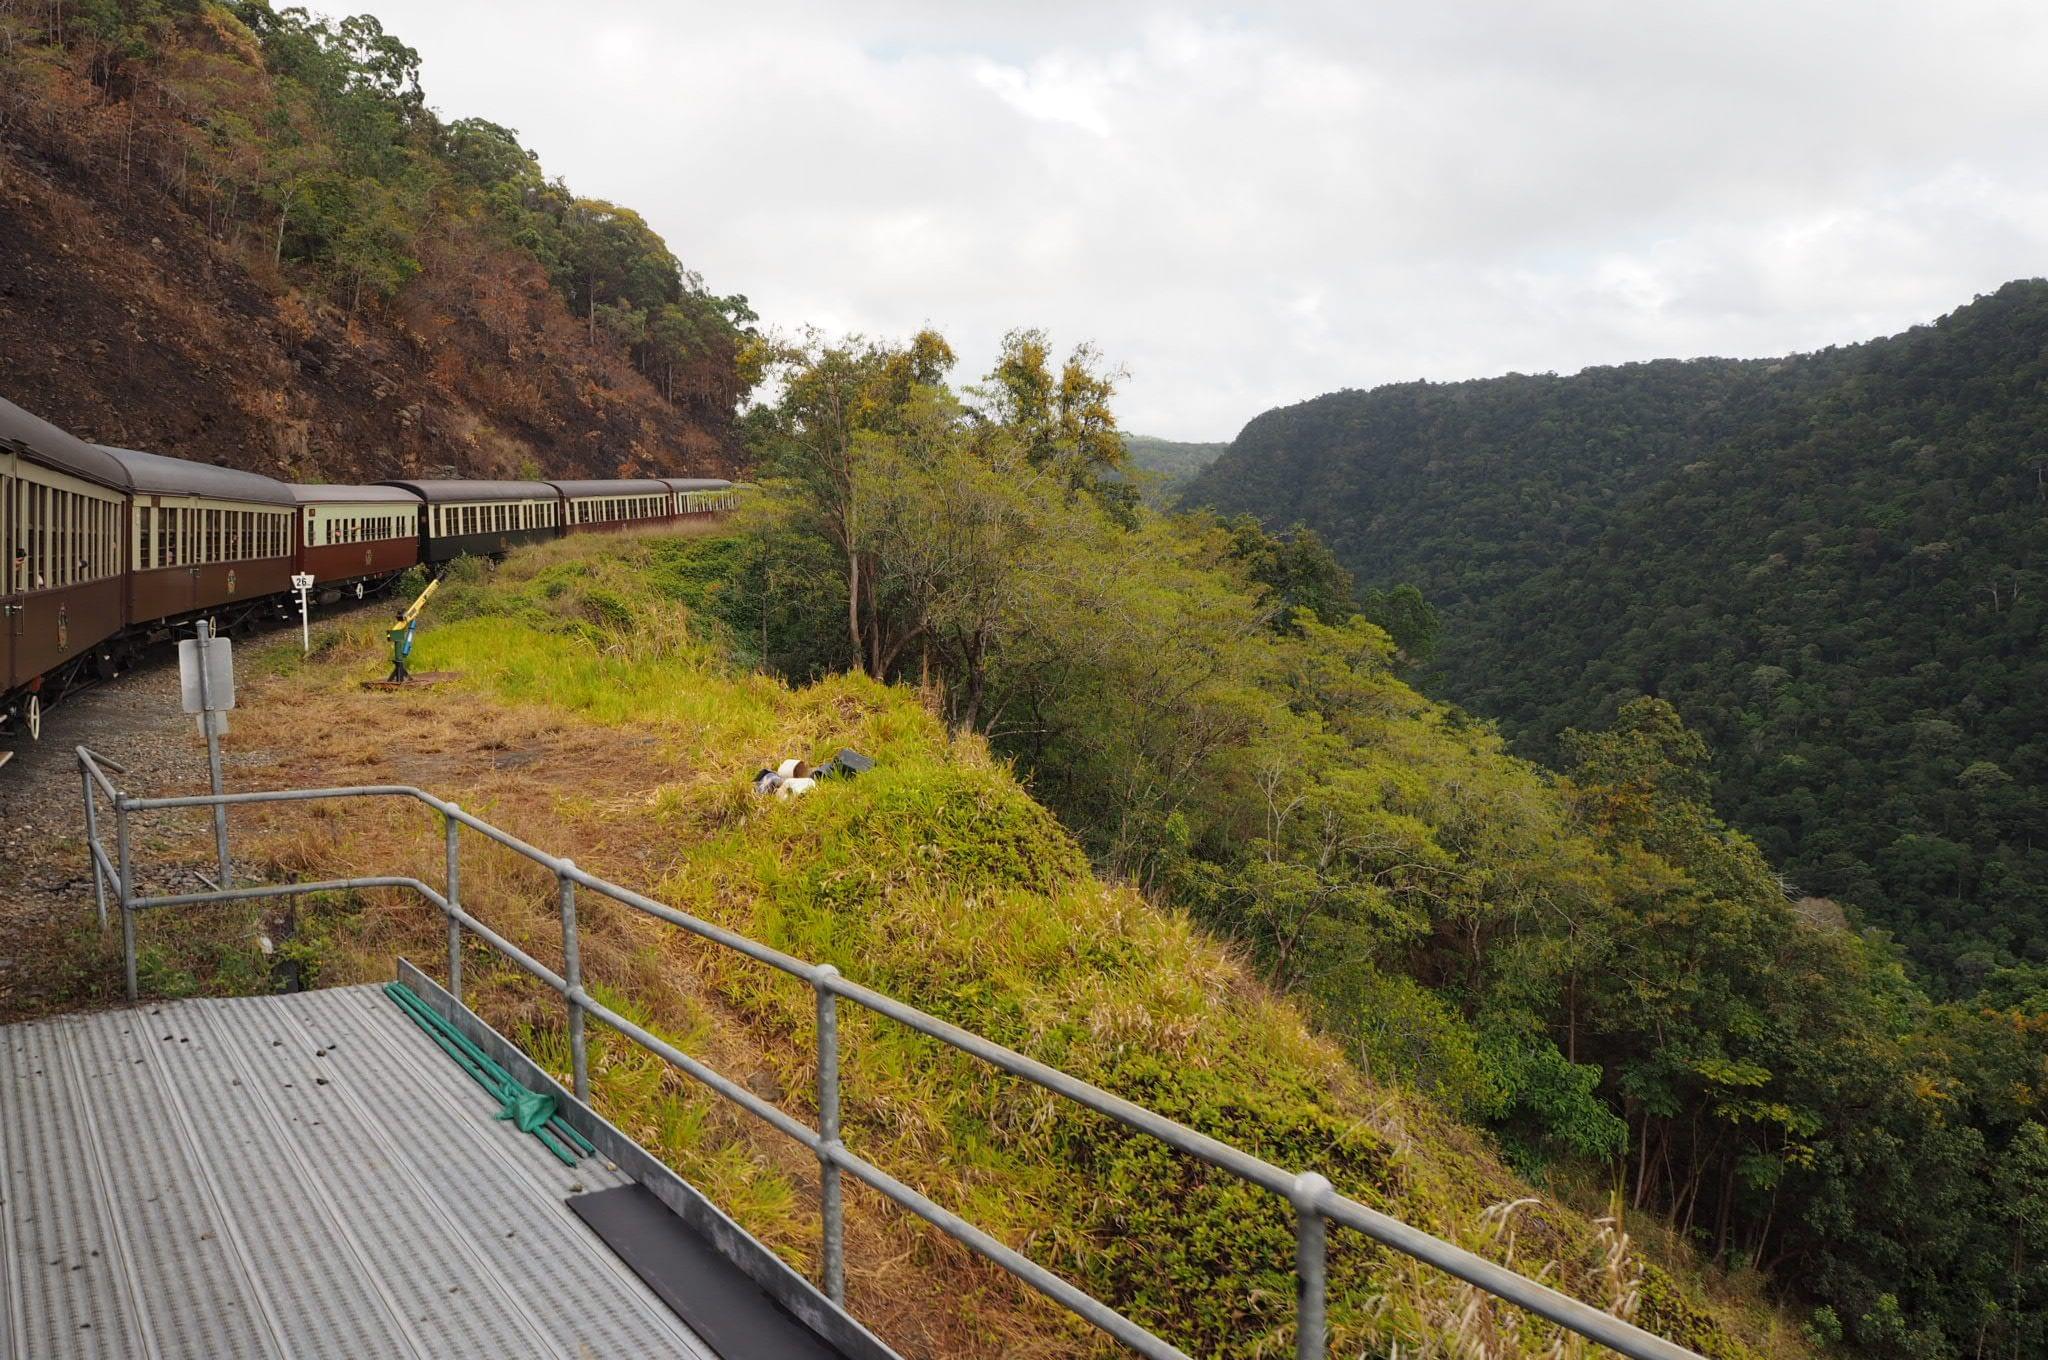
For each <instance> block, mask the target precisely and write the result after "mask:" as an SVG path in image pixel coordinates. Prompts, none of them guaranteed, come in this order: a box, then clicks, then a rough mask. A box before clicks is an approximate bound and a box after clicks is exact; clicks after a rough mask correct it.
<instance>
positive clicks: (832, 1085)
mask: <svg viewBox="0 0 2048 1360" xmlns="http://www.w3.org/2000/svg"><path fill="white" fill-rule="evenodd" d="M838 976H839V970H838V969H837V968H834V967H833V966H832V965H831V964H829V963H827V964H821V965H820V966H819V968H818V971H817V975H816V978H815V979H814V980H813V982H812V984H811V985H812V986H813V987H814V988H816V990H817V993H818V1139H819V1143H818V1209H819V1213H820V1216H821V1217H822V1219H823V1223H822V1232H823V1234H824V1239H825V1241H824V1257H825V1260H824V1277H825V1279H824V1284H825V1296H826V1297H827V1298H829V1299H831V1300H832V1302H834V1303H836V1304H838V1305H839V1306H840V1307H842V1308H843V1307H845V1306H846V1209H845V1204H844V1202H843V1200H842V1198H841V1191H840V1186H839V1164H838V1163H837V1162H834V1161H833V1160H832V1154H833V1153H834V1152H836V1151H837V1150H838V1149H839V1148H840V1147H842V1146H843V1144H842V1143H841V1142H840V1141H839V998H838V997H837V996H835V995H834V994H833V992H832V990H831V988H830V986H829V984H828V980H829V979H831V978H836V977H838Z"/></svg>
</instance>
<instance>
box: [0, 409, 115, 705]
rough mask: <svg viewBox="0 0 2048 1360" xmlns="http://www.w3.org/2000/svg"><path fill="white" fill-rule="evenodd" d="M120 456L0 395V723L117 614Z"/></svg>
mask: <svg viewBox="0 0 2048 1360" xmlns="http://www.w3.org/2000/svg"><path fill="white" fill-rule="evenodd" d="M125 483H126V474H125V472H124V471H123V469H122V467H121V464H120V463H119V462H118V461H117V460H116V459H114V458H113V457H111V456H110V455H108V454H107V453H106V452H105V451H104V450H102V449H99V448H97V447H95V446H93V445H91V444H88V443H86V442H85V441H84V440H81V439H78V438H76V437H74V436H72V435H69V434H66V433H65V432H64V431H62V430H60V429H58V428H57V427H56V426H55V425H52V424H50V423H49V422H48V421H45V420H41V419H38V418H37V417H35V416H32V415H30V414H29V413H28V412H26V411H24V410H22V409H21V408H20V407H19V406H16V405H14V404H12V403H11V402H8V401H5V400H0V555H4V556H0V573H4V576H0V728H5V727H9V726H11V725H13V724H14V723H15V722H17V721H19V720H20V719H22V718H27V719H29V720H30V722H29V725H30V726H34V720H35V718H36V716H37V715H38V713H39V711H40V708H41V702H42V700H41V697H40V693H39V692H40V691H42V690H43V689H44V688H45V687H46V686H48V687H50V688H52V689H61V688H62V687H63V685H64V683H65V681H66V679H67V678H68V677H69V676H71V675H74V674H76V673H77V672H78V671H79V670H81V669H83V668H85V667H86V666H89V665H91V666H97V667H98V668H100V669H102V670H106V671H111V669H112V666H113V664H114V656H113V654H112V652H110V651H108V650H105V649H104V648H103V646H102V644H104V643H106V642H107V641H108V640H109V639H111V638H113V637H114V636H115V635H116V634H118V633H119V632H120V631H121V629H122V627H123V625H124V623H125V619H124V617H123V605H124V601H123V596H122V577H123V572H124V568H125V565H126V564H125V563H124V562H123V560H122V554H121V528H122V524H123V520H124V512H125V499H126V498H125V496H124V494H123V489H124V486H125Z"/></svg>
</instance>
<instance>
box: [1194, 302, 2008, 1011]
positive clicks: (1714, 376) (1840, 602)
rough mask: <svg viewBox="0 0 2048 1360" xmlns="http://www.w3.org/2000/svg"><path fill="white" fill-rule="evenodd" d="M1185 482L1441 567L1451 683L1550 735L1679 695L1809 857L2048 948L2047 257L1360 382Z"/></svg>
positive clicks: (1230, 507)
mask: <svg viewBox="0 0 2048 1360" xmlns="http://www.w3.org/2000/svg"><path fill="white" fill-rule="evenodd" d="M1186 499H1188V500H1189V501H1191V502H1197V503H1203V504H1209V505H1214V506H1216V507H1218V508H1219V509H1223V510H1227V511H1239V510H1248V511H1251V512H1253V513H1256V514H1257V515H1259V516H1260V517H1261V518H1263V519H1265V520H1267V521H1268V522H1270V523H1273V524H1286V523H1292V522H1294V521H1296V520H1301V521H1304V522H1306V523H1307V524H1309V525H1310V526H1311V527H1313V528H1315V529H1316V530H1317V531H1319V532H1320V533H1322V534H1323V535H1324V536H1325V537H1326V538H1327V539H1328V540H1329V542H1330V543H1331V545H1332V547H1333V548H1334V549H1335V551H1336V552H1337V554H1338V556H1339V558H1340V559H1341V560H1342V561H1344V562H1345V564H1346V565H1347V566H1349V567H1350V568H1351V569H1352V570H1353V571H1355V572H1356V573H1357V574H1358V575H1359V577H1360V584H1361V586H1365V587H1382V586H1387V585H1391V584H1393V583H1396V582H1404V581H1405V582H1411V583H1413V584H1415V585H1417V586H1418V587H1419V588H1421V590H1422V591H1423V592H1424V593H1425V595H1427V596H1428V597H1429V598H1430V599H1431V600H1432V601H1433V602H1435V603H1436V604H1437V605H1438V607H1439V608H1440V609H1441V610H1442V611H1443V613H1444V615H1445V622H1444V636H1443V640H1442V644H1441V648H1440V651H1439V653H1438V656H1437V658H1436V660H1435V662H1434V664H1433V666H1432V667H1431V669H1430V670H1429V671H1428V672H1427V673H1426V674H1425V676H1424V680H1425V682H1426V684H1427V685H1428V687H1430V688H1431V689H1433V690H1434V691H1436V692H1438V693H1440V694H1442V695H1444V696H1446V697H1449V698H1452V699H1455V700H1456V701H1458V702H1460V703H1461V704H1463V705H1465V706H1467V707H1469V708H1471V709H1473V710H1475V711H1476V712H1478V713H1480V714H1483V715H1486V716H1489V717H1493V718H1497V719H1498V720H1499V721H1500V722H1501V723H1502V725H1503V726H1504V728H1505V729H1506V730H1507V731H1508V732H1509V733H1510V735H1512V736H1514V737H1515V738H1516V739H1517V740H1518V742H1519V743H1520V744H1521V746H1522V747H1523V748H1524V749H1525V750H1528V751H1530V752H1532V753H1534V754H1538V755H1550V754H1552V753H1553V750H1554V747H1553V742H1554V739H1555V738H1556V736H1557V734H1558V733H1559V732H1560V731H1561V730H1562V729H1564V728H1566V727H1569V726H1582V727H1584V726H1592V725H1597V724H1601V723H1604V722H1605V721H1607V720H1608V719H1609V718H1610V717H1611V716H1612V715H1613V713H1614V712H1615V711H1616V709H1617V707H1618V705H1619V704H1620V703H1621V702H1623V701H1624V700H1625V699H1626V698H1628V697H1629V696H1631V695H1633V694H1637V693H1652V694H1658V695H1661V696H1663V697H1665V698H1668V699H1670V700H1671V701H1673V702H1674V703H1675V704H1676V705H1677V706H1678V707H1679V709H1680V711H1681V712H1682V713H1683V714H1684V716H1685V718H1686V720H1687V722H1688V723H1690V724H1691V725H1693V726H1694V727H1696V728H1698V729H1700V730H1701V731H1703V732H1704V733H1706V734H1707V735H1708V737H1709V739H1710V741H1711V742H1712V744H1713V746H1714V748H1715V751H1716V753H1717V757H1718V769H1719V775H1720V780H1719V801H1720V803H1721V806H1722V809H1723V811H1724V812H1725V813H1726V814H1727V815H1728V816H1729V817H1730V818H1731V819H1732V820H1734V821H1735V822H1736V823H1737V824H1739V825H1741V826H1742V827H1744V828H1745V829H1746V830H1748V831H1749V832H1751V833H1752V834H1753V835H1754V836H1755V837H1756V838H1757V839H1758V840H1759V841H1760V842H1761V844H1762V845H1763V847H1764V848H1765V850H1766V851H1767V852H1768V853H1769V854H1770V856H1771V858H1772V859H1773V861H1774V862H1776V863H1778V864H1780V865H1781V866H1783V867H1784V868H1785V869H1786V871H1787V872H1788V874H1789V876H1790V877H1791V878H1792V879H1793V880H1794V881H1795V883H1796V886H1797V888H1798V889H1799V890H1801V891H1803V892H1806V893H1812V894H1818V895H1822V896H1826V897H1830V898H1835V899H1837V900H1840V901H1843V902H1845V903H1847V904H1849V905H1850V906H1851V907H1852V908H1854V909H1856V910H1857V911H1858V912H1859V913H1860V914H1861V916H1862V917H1863V918H1864V919H1866V920H1868V921H1871V922H1874V923H1877V924H1882V925H1884V926H1886V927H1888V928H1890V929H1891V930H1893V931H1894V932H1896V933H1897V935H1898V936H1899V937H1900V938H1901V939H1902V941H1903V942H1904V943H1905V944H1906V945H1907V946H1908V947H1909V949H1910V951H1911V953H1912V954H1913V956H1914V957H1915V958H1917V959H1918V960H1919V961H1920V962H1921V963H1922V964H1924V965H1926V966H1927V967H1928V968H1929V969H1930V970H1932V971H1933V972H1934V973H1935V974H1937V975H1939V976H1941V977H1943V978H1945V979H1946V980H1947V981H1948V983H1949V984H1950V985H1952V986H1955V987H1958V988H1964V989H1967V988H1970V987H1972V986H1974V985H1975V984H1976V983H1977V982H1979V981H1981V980H1982V979H1983V978H1984V977H1986V976H1987V975H1988V974H1989V973H1990V972H1991V971H1992V970H1994V969H1996V968H1999V967H2001V966H2005V965H2009V964H2014V963H2023V962H2024V963H2040V962H2042V961H2048V844H2044V838H2043V837H2042V835H2041V827H2042V826H2043V825H2044V824H2048V818H2044V814H2048V703H2044V702H2043V701H2042V696H2043V695H2048V654H2044V648H2043V635H2042V633H2043V625H2044V620H2048V283H2043V282H2040V281H2033V282H2021V283H2013V284H2009V285H2007V286H2006V287H2004V288H2002V289H2000V290H1999V291H1998V292H1997V293H1996V294H1995V295H1992V296H1989V297H1985V298H1980V299H1978V300H1977V301H1976V302H1974V303H1973V304H1971V305H1969V306H1966V307H1963V308H1960V309H1958V310H1957V311H1956V312H1954V313H1953V314H1951V315H1949V316H1947V317H1944V318H1943V319H1942V320H1941V321H1939V322H1937V323H1935V324H1933V325H1930V326H1922V327H1917V328H1915V329H1913V330H1911V331H1908V332H1906V333H1905V334H1903V335H1899V336H1894V337H1891V338H1889V339H1883V340H1877V341H1872V342H1870V343H1867V344H1860V345H1854V346H1848V347H1843V348H1836V349H1829V350H1826V351H1823V352H1820V353H1817V354H1808V355H1800V356H1795V357H1791V358H1787V359H1782V360H1771V361H1744V362H1733V361H1725V360H1699V361H1691V362H1683V363H1681V362H1661V363H1647V364H1631V365H1626V366H1623V367H1619V368H1601V369H1590V370H1587V371H1586V372H1583V373H1580V374H1577V375H1575V376H1572V377H1556V376H1537V377H1528V376H1520V375H1515V376H1509V377H1505V378H1498V379H1492V380H1486V381H1479V382H1465V383H1454V384H1427V383H1411V384H1401V385H1396V386H1391V387H1383V388H1379V389H1376V390H1374V391H1370V392H1360V391H1349V392H1339V393H1334V394H1332V395H1329V396H1325V397H1320V398H1317V399H1316V400H1314V401H1309V402H1304V403H1302V404H1300V405H1298V406H1292V407H1286V408H1282V409H1280V410H1275V411H1269V412H1267V413H1266V414H1264V415H1262V416H1259V417H1258V418H1257V419H1255V420H1253V421H1252V422H1251V423H1250V424H1249V425H1247V426H1246V427H1245V429H1244V431H1243V432H1242V433H1241V434H1240V435H1239V436H1238V438H1237V440H1236V441H1235V442H1234V443H1233V444H1232V446H1231V448H1230V451H1229V452H1228V453H1227V454H1226V455H1225V456H1224V457H1222V458H1221V459H1219V460H1217V461H1216V462H1215V463H1213V464H1211V465H1210V467H1209V468H1207V469H1206V470H1205V471H1204V472H1203V473H1201V474H1200V475H1199V476H1198V477H1197V478H1196V479H1195V481H1194V482H1193V483H1192V485H1191V486H1190V488H1189V490H1188V492H1187V493H1186Z"/></svg>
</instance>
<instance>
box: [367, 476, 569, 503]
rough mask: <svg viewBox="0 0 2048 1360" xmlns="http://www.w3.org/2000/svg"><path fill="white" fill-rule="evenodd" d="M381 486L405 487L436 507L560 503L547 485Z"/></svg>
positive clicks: (447, 480)
mask: <svg viewBox="0 0 2048 1360" xmlns="http://www.w3.org/2000/svg"><path fill="white" fill-rule="evenodd" d="M380 485H383V486H398V487H404V488H405V489H406V490H407V491H410V492H412V493H413V494H414V495H415V496H418V497H419V498H420V499H421V500H423V501H427V502H430V503H432V504H435V505H439V504H441V503H442V502H444V501H552V500H558V499H560V498H559V497H558V496H557V495H556V493H555V488H554V487H553V486H552V485H550V484H549V483H547V482H472V481H467V480H465V479H463V478H459V477H433V478H427V479H425V480H423V481H400V480H396V479H393V480H391V481H388V482H383V483H380Z"/></svg>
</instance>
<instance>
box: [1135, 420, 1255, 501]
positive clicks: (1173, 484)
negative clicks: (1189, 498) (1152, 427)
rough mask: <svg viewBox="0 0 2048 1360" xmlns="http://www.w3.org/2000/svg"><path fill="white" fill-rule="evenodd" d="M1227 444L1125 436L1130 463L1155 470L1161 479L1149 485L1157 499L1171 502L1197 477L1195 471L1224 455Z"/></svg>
mask: <svg viewBox="0 0 2048 1360" xmlns="http://www.w3.org/2000/svg"><path fill="white" fill-rule="evenodd" d="M1229 447H1230V445H1228V444H1191V443H1188V442H1186V441H1184V440H1178V439H1159V438H1155V437H1154V436H1152V435H1148V434H1127V435H1125V436H1124V450H1125V452H1127V453H1128V454H1129V455H1130V459H1131V466H1132V467H1134V468H1137V469H1138V470H1139V471H1141V472H1150V473H1155V474H1157V476H1158V481H1157V482H1156V483H1155V484H1154V485H1153V486H1152V487H1151V488H1149V491H1150V493H1151V495H1152V496H1153V498H1154V499H1157V500H1165V501H1171V500H1172V499H1173V498H1174V497H1175V496H1178V495H1179V494H1180V492H1181V489H1182V488H1183V487H1185V486H1186V485H1187V484H1188V483H1189V482H1191V481H1193V480H1194V477H1195V474H1196V473H1198V472H1200V471H1201V470H1202V469H1203V468H1205V467H1207V466H1209V464H1211V463H1213V462H1215V461H1216V460H1217V459H1218V458H1221V457H1222V456H1223V451H1224V450H1225V449H1227V448H1229Z"/></svg>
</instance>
